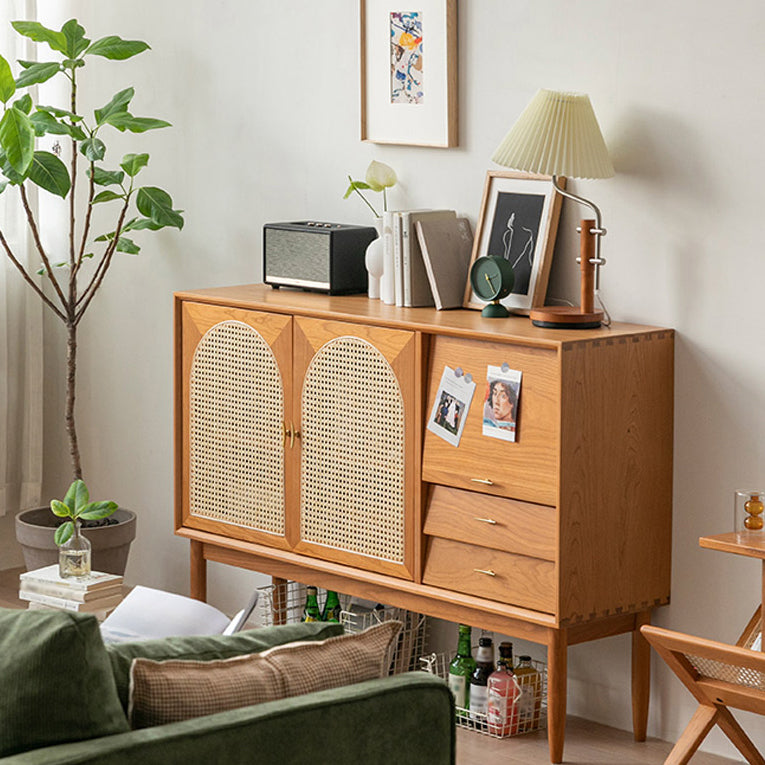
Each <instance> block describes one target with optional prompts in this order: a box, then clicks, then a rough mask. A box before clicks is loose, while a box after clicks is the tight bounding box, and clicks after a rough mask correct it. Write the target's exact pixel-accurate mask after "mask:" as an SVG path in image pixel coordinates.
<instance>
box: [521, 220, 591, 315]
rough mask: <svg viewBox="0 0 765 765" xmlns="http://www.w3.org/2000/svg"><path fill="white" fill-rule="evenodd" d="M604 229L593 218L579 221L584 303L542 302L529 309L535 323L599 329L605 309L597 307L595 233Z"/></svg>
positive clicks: (581, 285) (580, 265) (581, 284)
mask: <svg viewBox="0 0 765 765" xmlns="http://www.w3.org/2000/svg"><path fill="white" fill-rule="evenodd" d="M601 233H603V231H602V230H601V229H599V228H596V224H595V221H594V220H583V221H581V222H580V224H579V268H580V279H581V282H580V294H581V306H568V305H567V306H554V307H552V306H543V307H542V308H533V309H532V310H531V311H530V313H529V318H530V319H531V323H532V324H533V325H534V326H535V327H547V328H549V329H596V328H597V327H599V326H600V324H601V322H602V321H603V316H604V314H603V311H596V310H595V265H594V263H593V262H592V261H593V259H594V258H595V237H596V236H600V234H601Z"/></svg>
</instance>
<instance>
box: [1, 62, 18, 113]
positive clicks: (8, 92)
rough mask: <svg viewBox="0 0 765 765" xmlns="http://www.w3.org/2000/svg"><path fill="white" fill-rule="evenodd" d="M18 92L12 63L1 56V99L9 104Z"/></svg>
mask: <svg viewBox="0 0 765 765" xmlns="http://www.w3.org/2000/svg"><path fill="white" fill-rule="evenodd" d="M15 93H16V83H15V82H14V81H13V72H11V65H10V64H9V63H8V62H7V61H6V60H5V59H4V58H3V57H2V56H0V101H2V102H3V103H4V104H7V103H8V101H10V100H11V99H12V98H13V96H14V94H15Z"/></svg>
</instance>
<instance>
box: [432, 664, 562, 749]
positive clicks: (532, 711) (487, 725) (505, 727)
mask: <svg viewBox="0 0 765 765" xmlns="http://www.w3.org/2000/svg"><path fill="white" fill-rule="evenodd" d="M531 664H532V666H533V668H534V669H535V670H536V672H535V673H529V674H526V675H521V674H519V675H516V676H515V678H514V680H515V683H516V687H517V693H518V695H517V698H516V700H515V703H514V712H513V714H512V715H509V716H508V719H507V722H505V723H503V724H497V723H496V722H495V721H494V720H490V719H489V716H488V715H486V714H482V713H480V712H475V711H471V710H470V709H465V708H464V707H459V706H458V707H455V719H456V723H457V726H458V727H460V728H466V729H468V730H472V731H475V732H477V733H482V734H484V735H486V736H491V737H492V738H510V737H511V736H519V735H521V734H523V733H531V732H532V731H536V730H541V729H543V728H545V727H546V726H547V665H546V664H545V663H544V662H542V661H532V662H531ZM420 669H421V670H423V671H425V672H429V673H430V674H432V675H437V676H438V677H440V678H441V679H442V680H444V681H446V680H447V679H448V676H449V656H448V655H447V654H445V653H431V654H429V655H424V656H421V657H420Z"/></svg>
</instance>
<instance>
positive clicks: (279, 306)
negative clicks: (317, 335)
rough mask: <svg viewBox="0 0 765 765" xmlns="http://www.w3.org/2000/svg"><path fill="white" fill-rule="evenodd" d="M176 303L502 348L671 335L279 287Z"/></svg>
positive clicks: (182, 296)
mask: <svg viewBox="0 0 765 765" xmlns="http://www.w3.org/2000/svg"><path fill="white" fill-rule="evenodd" d="M175 297H176V298H177V299H178V300H191V301H197V302H203V303H210V304H213V305H226V306H231V307H234V308H244V309H253V310H264V311H273V312H278V313H296V314H300V315H303V316H311V317H316V318H327V319H334V320H343V321H351V322H353V321H356V322H364V323H366V324H378V325H380V326H386V327H394V328H399V329H408V330H416V331H420V332H425V333H432V334H441V335H455V336H468V337H472V338H476V337H477V338H482V339H487V340H495V341H497V342H503V341H505V342H506V341H508V340H518V341H522V342H524V343H528V344H530V345H539V346H546V347H550V348H557V347H561V346H565V345H568V344H572V343H578V342H582V341H585V342H587V341H593V340H607V339H609V338H619V337H628V336H630V335H639V334H645V333H646V332H656V331H659V332H661V331H664V332H672V330H669V329H664V328H661V327H650V326H645V325H639V324H624V323H619V322H614V323H613V324H612V325H611V326H610V327H601V328H599V329H584V330H582V329H579V330H563V329H557V330H556V329H543V328H541V327H535V326H533V325H532V323H531V321H530V320H529V319H528V317H525V316H511V317H510V318H507V319H486V318H484V317H482V316H481V312H480V311H471V310H465V309H451V310H448V311H437V310H436V309H435V308H432V307H431V308H401V307H397V306H393V305H386V304H385V303H383V302H382V301H381V300H370V299H369V298H367V297H366V296H365V295H325V294H321V293H315V292H303V291H301V290H294V289H288V288H285V287H282V288H281V289H278V290H275V289H272V288H271V287H269V286H268V285H266V284H244V285H237V286H233V287H215V288H210V289H201V290H191V291H183V292H176V293H175Z"/></svg>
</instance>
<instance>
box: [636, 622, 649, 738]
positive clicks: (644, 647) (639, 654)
mask: <svg viewBox="0 0 765 765" xmlns="http://www.w3.org/2000/svg"><path fill="white" fill-rule="evenodd" d="M650 623H651V612H650V611H640V612H639V613H637V614H635V629H634V631H633V632H632V732H633V734H634V736H635V741H645V737H646V732H647V729H648V701H649V699H650V695H651V646H650V645H649V644H648V641H647V640H646V639H645V638H644V637H643V635H642V633H641V632H640V627H641V626H642V625H643V624H650Z"/></svg>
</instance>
